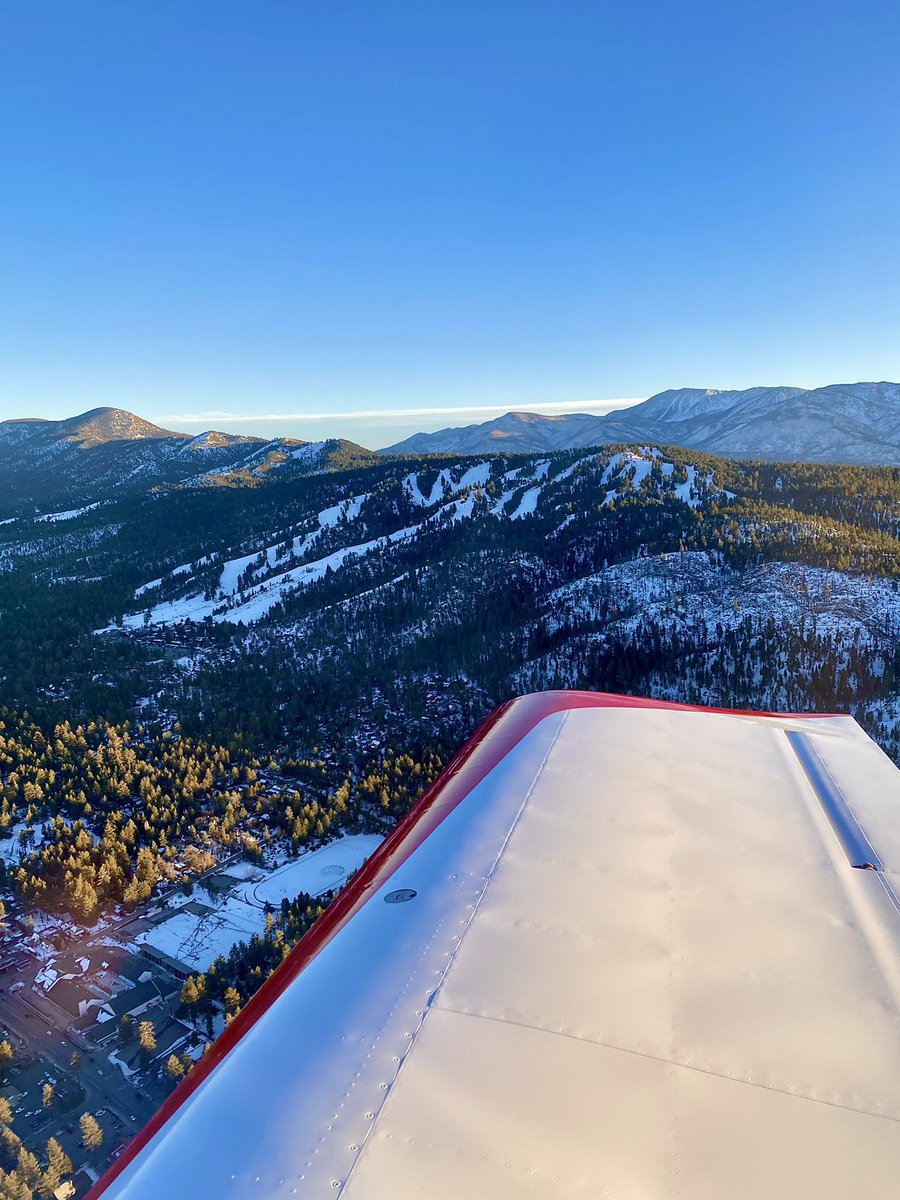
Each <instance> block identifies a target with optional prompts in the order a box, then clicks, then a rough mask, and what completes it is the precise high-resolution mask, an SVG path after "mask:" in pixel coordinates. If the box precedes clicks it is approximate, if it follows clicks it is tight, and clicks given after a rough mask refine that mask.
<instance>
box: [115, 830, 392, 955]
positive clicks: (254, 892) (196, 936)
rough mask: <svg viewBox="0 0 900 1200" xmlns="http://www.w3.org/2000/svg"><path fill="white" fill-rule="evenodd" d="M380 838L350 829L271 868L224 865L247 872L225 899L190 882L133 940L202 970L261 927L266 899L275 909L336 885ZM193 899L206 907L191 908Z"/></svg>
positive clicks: (263, 921)
mask: <svg viewBox="0 0 900 1200" xmlns="http://www.w3.org/2000/svg"><path fill="white" fill-rule="evenodd" d="M380 842H381V838H379V837H377V836H375V835H374V834H362V833H361V834H350V835H348V836H347V837H342V838H338V839H337V840H335V841H333V842H328V843H327V845H325V846H323V847H321V849H319V850H313V851H311V852H310V853H309V854H304V855H302V857H300V858H297V859H291V860H290V861H288V862H286V863H285V864H284V865H283V866H281V867H278V868H277V869H276V870H274V871H270V872H265V871H262V870H261V869H256V870H255V869H250V870H247V871H241V870H237V872H236V871H235V869H234V867H229V868H227V870H226V872H225V873H226V874H228V875H231V876H234V875H235V873H237V874H238V875H245V876H247V878H244V879H239V880H237V881H236V886H235V887H234V888H233V889H232V891H231V892H230V893H228V894H227V896H226V897H225V899H224V900H223V899H222V897H221V895H216V894H213V893H211V892H209V891H208V890H207V889H206V888H203V887H197V888H195V889H194V891H193V892H192V894H191V895H190V896H187V897H185V896H178V897H174V898H173V901H172V903H173V905H174V906H176V907H175V909H174V913H173V915H172V916H170V917H168V918H167V919H166V920H164V921H162V922H160V924H158V925H155V926H154V927H153V928H152V929H148V930H147V931H146V932H145V933H141V934H139V935H138V937H137V938H136V942H137V943H138V944H141V945H147V946H150V947H152V948H154V949H156V950H158V951H160V952H162V953H163V954H167V955H169V956H170V957H172V958H175V959H178V961H179V962H182V963H184V965H185V966H186V967H188V968H190V970H192V971H205V970H206V968H207V967H208V966H209V965H210V964H211V963H212V962H214V961H215V959H216V958H218V956H219V955H220V954H222V955H227V954H228V952H229V950H230V949H231V947H232V946H233V945H234V944H235V942H240V941H247V940H248V939H249V938H250V937H252V936H253V934H254V933H260V934H261V933H263V931H264V930H265V927H266V908H265V906H266V905H267V904H268V905H270V906H272V907H273V908H275V909H277V908H278V906H279V905H280V903H281V901H282V900H283V899H284V898H285V897H287V898H288V899H291V900H292V899H294V897H295V896H298V895H299V894H300V893H301V892H308V893H309V894H310V895H312V896H317V895H320V894H321V893H322V892H327V891H330V890H331V889H332V888H336V887H339V886H340V885H341V883H342V882H343V881H344V880H345V879H346V878H347V876H348V875H349V874H350V873H351V872H353V871H355V870H357V868H358V867H360V866H361V865H362V863H363V862H364V861H365V860H366V859H367V858H368V857H369V855H371V854H372V853H373V851H374V850H376V849H377V847H378V845H379V844H380ZM235 866H236V867H240V864H235ZM194 905H199V906H203V908H208V909H210V910H211V911H209V912H206V911H203V912H199V913H198V912H192V911H190V910H191V909H192V908H193V907H194Z"/></svg>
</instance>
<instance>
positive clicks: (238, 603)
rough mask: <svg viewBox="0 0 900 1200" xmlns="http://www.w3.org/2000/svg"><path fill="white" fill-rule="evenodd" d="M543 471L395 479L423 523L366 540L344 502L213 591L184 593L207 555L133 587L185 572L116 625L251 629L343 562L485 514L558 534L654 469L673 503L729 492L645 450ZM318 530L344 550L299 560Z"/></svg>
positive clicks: (359, 506)
mask: <svg viewBox="0 0 900 1200" xmlns="http://www.w3.org/2000/svg"><path fill="white" fill-rule="evenodd" d="M552 465H553V460H551V459H540V460H538V461H536V462H533V463H529V464H527V465H522V466H517V467H514V468H512V469H510V470H509V471H506V472H505V473H503V474H502V475H500V474H494V475H493V476H492V474H491V471H492V464H491V463H490V462H487V461H486V462H479V463H475V464H474V465H472V466H467V467H464V466H459V467H456V468H452V467H445V468H443V469H441V470H440V471H438V472H437V473H436V474H432V473H431V472H427V473H426V472H422V471H412V472H410V473H409V474H408V475H406V476H405V477H404V478H403V480H402V482H401V485H400V486H401V489H402V492H403V494H404V496H405V498H406V500H407V502H410V503H412V505H414V506H415V507H416V508H421V509H432V510H433V511H432V512H431V513H430V515H429V516H427V517H425V516H424V514H423V520H422V521H421V523H419V524H412V525H404V526H403V527H402V528H399V529H396V530H394V531H393V532H391V533H387V534H382V535H381V536H378V537H372V536H371V533H370V531H369V529H368V528H367V526H366V520H365V510H366V502H367V501H368V500H369V499H370V498H371V496H370V494H369V493H364V494H362V495H355V496H350V497H346V498H344V499H343V500H340V501H338V502H337V503H335V504H332V505H330V506H329V507H327V508H324V509H322V510H321V511H320V512H318V513H317V514H315V515H312V514H310V515H308V516H307V517H306V518H305V519H304V520H303V521H301V522H299V523H295V524H294V525H292V526H290V527H288V529H287V530H286V531H285V532H284V533H283V534H282V536H281V538H280V539H279V540H278V541H277V542H271V543H270V544H268V545H263V546H261V547H259V548H258V549H257V548H248V549H247V550H246V551H245V552H244V553H242V554H240V555H237V556H235V557H232V558H229V559H227V560H226V561H225V562H224V563H223V564H222V569H221V572H220V574H219V578H218V581H217V583H216V585H215V586H214V587H213V588H212V589H210V588H209V587H208V584H205V585H204V588H203V590H202V591H201V590H200V588H199V586H198V584H199V581H197V582H196V583H193V586H192V580H193V576H194V574H195V568H196V570H198V571H199V569H200V568H201V567H203V566H206V565H208V564H209V562H210V561H211V555H210V554H207V555H205V556H204V558H202V559H200V560H198V562H197V563H196V564H183V565H182V566H180V567H176V568H175V569H174V570H173V571H172V572H170V573H169V575H168V576H167V577H166V578H165V579H154V580H151V581H150V582H149V583H145V584H142V585H141V586H140V587H138V588H137V589H136V590H135V593H134V594H135V598H141V597H143V596H144V595H146V593H148V592H150V591H153V590H155V589H157V588H161V587H163V586H166V585H167V584H169V583H170V581H171V580H172V579H173V578H175V577H177V576H179V575H181V574H184V575H185V590H184V592H183V594H182V595H179V596H174V597H173V596H172V595H171V592H172V590H174V589H172V588H171V587H170V588H169V596H170V598H169V599H166V600H161V601H160V602H159V603H157V604H155V605H153V604H151V605H150V606H149V607H148V608H147V609H145V610H144V611H142V612H135V613H131V614H129V615H127V616H125V618H124V625H125V627H126V628H129V629H136V628H140V627H141V626H142V625H145V624H148V625H160V624H175V623H178V622H180V621H185V620H190V621H203V620H205V619H206V618H207V617H211V618H212V619H213V620H214V621H217V622H220V621H227V622H230V623H232V624H237V623H238V622H243V623H244V624H245V625H246V624H252V623H253V622H255V621H258V620H260V619H261V618H262V617H264V616H265V615H266V614H267V613H269V612H271V610H272V609H273V608H274V607H275V606H276V605H277V604H279V603H280V602H281V601H283V600H284V599H285V598H286V597H287V596H288V595H289V594H290V593H292V592H294V591H296V590H297V589H298V588H302V587H304V586H306V585H308V584H310V583H313V582H315V581H316V580H319V579H321V578H322V577H323V576H324V575H325V574H326V572H328V571H339V570H340V569H341V567H342V566H343V565H344V564H345V563H347V562H353V561H356V560H359V559H360V558H363V557H365V556H366V555H368V554H371V553H374V552H378V551H381V550H385V549H387V548H388V547H390V546H391V545H394V544H396V543H399V542H404V541H408V540H409V539H411V538H413V537H415V536H416V535H417V534H418V533H419V531H420V530H423V529H426V528H429V527H431V525H432V523H436V522H440V521H446V520H448V519H449V520H450V521H452V522H454V523H456V522H459V521H465V520H471V519H473V518H474V517H475V516H476V514H477V513H478V512H486V511H490V512H491V513H493V514H494V516H496V517H498V518H500V519H503V520H509V521H520V520H524V519H526V518H529V517H533V516H542V517H543V516H547V515H548V514H549V515H551V516H552V515H556V516H557V518H558V528H559V529H563V528H565V526H566V525H567V524H568V523H569V519H570V513H571V509H572V501H573V500H574V501H575V503H576V505H577V504H581V505H588V506H593V505H595V504H596V503H597V502H598V500H599V501H600V503H601V504H607V505H608V504H610V503H611V502H612V501H613V500H614V499H615V498H617V497H618V496H619V495H620V494H622V493H623V492H624V491H627V490H629V489H640V488H641V487H642V485H644V484H645V481H647V479H648V476H650V474H651V472H654V471H655V474H654V481H655V486H656V487H657V488H658V495H659V497H660V498H665V497H672V498H676V499H679V500H681V501H683V502H684V503H685V504H688V505H689V506H691V507H697V506H698V505H699V504H701V503H703V501H704V500H706V499H707V498H709V497H716V496H723V495H728V493H724V492H723V491H722V490H721V489H719V488H717V487H716V485H715V482H714V480H713V478H712V476H711V475H710V474H708V473H703V474H700V473H699V472H698V471H697V469H696V468H695V467H693V466H687V467H686V470H685V472H684V473H683V474H681V473H679V474H676V471H675V467H674V464H673V463H672V462H668V461H666V460H665V459H664V458H663V457H662V455H661V452H660V451H659V450H657V449H654V448H651V447H642V448H641V449H640V450H639V451H624V452H617V453H615V454H613V455H612V456H608V455H606V454H605V453H600V454H593V455H582V456H580V457H579V458H577V459H576V461H575V462H573V463H571V464H569V465H568V466H567V467H565V468H564V469H563V470H562V471H560V472H559V474H558V475H556V476H551V474H550V469H551V466H552ZM591 468H593V470H592V469H591ZM576 471H579V475H578V479H577V480H575V481H574V482H573V483H572V484H566V480H568V479H569V478H570V477H571V476H572V475H573V474H574V473H575V472H576ZM488 485H490V487H491V491H490V492H488V493H487V495H488V496H489V497H490V508H489V509H487V508H486V507H484V506H481V507H479V503H478V501H479V498H480V497H482V496H483V495H485V493H484V492H483V491H482V489H486V488H487V487H488ZM647 486H649V485H647ZM498 492H499V495H498ZM562 499H565V500H566V511H562V506H561V504H560V501H561V500H562ZM435 506H437V507H435ZM407 514H408V509H407V512H406V513H404V512H403V511H402V510H399V517H400V519H403V517H404V516H406V519H407V520H408V519H409V517H408V515H407ZM381 528H383V525H382V526H381ZM326 531H328V532H329V534H330V541H329V544H330V545H331V546H333V545H334V540H335V535H336V534H337V535H338V536H340V537H341V539H342V540H344V541H345V544H344V545H343V546H341V547H340V548H339V549H333V550H331V552H330V553H328V554H325V555H323V556H322V557H320V558H317V559H313V560H312V561H303V560H305V559H306V558H308V556H309V555H310V553H314V552H315V547H316V542H317V541H318V540H319V539H320V538H322V537H323V535H324V534H325V532H326Z"/></svg>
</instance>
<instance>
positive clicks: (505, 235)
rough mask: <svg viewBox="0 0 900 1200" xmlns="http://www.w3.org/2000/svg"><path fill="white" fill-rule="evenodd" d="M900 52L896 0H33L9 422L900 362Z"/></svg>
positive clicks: (12, 258)
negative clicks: (103, 410)
mask: <svg viewBox="0 0 900 1200" xmlns="http://www.w3.org/2000/svg"><path fill="white" fill-rule="evenodd" d="M898 54H900V5H898V4H897V2H896V0H890V2H882V0H854V2H853V3H850V2H849V0H847V2H845V3H840V4H837V3H833V2H831V0H812V2H807V0H778V2H777V3H774V2H771V0H757V2H756V3H752V4H751V3H744V4H734V3H723V2H722V0H716V2H714V3H712V2H706V0H701V2H693V3H692V2H691V0H685V2H683V3H674V0H666V2H662V0H645V2H644V3H623V2H621V0H620V2H619V3H617V4H615V5H613V4H609V3H605V2H603V0H578V2H575V0H542V2H539V3H538V2H532V0H454V2H453V3H440V2H436V0H434V2H433V0H417V2H415V3H414V2H413V0H408V2H406V3H399V2H397V0H369V2H367V3H362V2H354V0H241V2H237V0H107V2H105V3H100V2H90V0H54V2H52V3H51V2H48V0H5V3H4V4H3V5H2V6H0V56H2V59H0V417H10V416H26V415H27V416H47V417H59V416H67V415H71V414H72V413H75V412H79V411H82V410H84V409H86V408H90V407H93V406H95V405H99V404H111V405H117V406H120V407H123V408H128V409H131V410H132V411H136V412H138V413H140V414H141V415H142V416H145V417H148V418H150V419H151V420H156V421H159V422H160V423H163V424H168V425H169V426H173V427H176V428H183V429H187V430H189V431H191V432H195V431H198V430H199V429H200V428H201V427H203V428H205V427H208V426H210V425H212V426H214V427H219V428H224V429H229V430H244V431H247V432H261V433H266V432H269V433H274V432H281V433H288V432H290V433H293V434H294V435H296V436H309V437H321V436H323V435H329V434H336V435H340V436H346V437H352V438H354V439H355V440H359V441H361V442H363V443H364V444H368V445H372V446H377V445H379V444H385V443H387V442H391V441H394V440H397V439H398V438H399V437H402V436H405V435H406V434H407V433H409V432H412V431H413V430H414V429H416V428H437V427H439V426H443V425H450V424H462V423H468V422H469V421H472V420H477V419H482V418H484V417H489V416H493V415H496V414H497V413H498V412H500V411H505V410H506V409H508V408H515V407H524V406H539V405H554V406H555V407H554V408H553V409H552V411H555V412H560V411H566V410H570V411H571V410H574V409H576V408H578V407H584V406H585V405H586V404H588V403H593V404H597V402H598V401H603V400H609V399H612V398H642V397H645V396H647V395H650V394H651V393H652V392H654V391H658V390H661V389H662V388H666V387H679V386H687V385H693V386H703V387H707V386H714V387H742V386H750V385H753V384H788V383H789V384H799V385H806V386H815V385H818V384H824V383H829V382H844V381H851V380H858V379H883V378H889V379H895V380H896V379H900V134H898V129H900V71H898V69H897V62H898ZM458 409H473V410H476V411H475V412H472V413H458V412H456V411H455V410H458ZM422 410H424V412H423V411H422ZM548 411H550V410H548ZM358 413H365V414H367V415H365V416H358V417H355V416H354V415H353V414H358ZM387 413H393V414H398V413H399V414H400V415H399V416H398V415H394V416H379V415H378V414H387ZM210 414H215V415H210ZM372 414H375V415H372ZM304 418H306V419H304Z"/></svg>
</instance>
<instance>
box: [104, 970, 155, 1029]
mask: <svg viewBox="0 0 900 1200" xmlns="http://www.w3.org/2000/svg"><path fill="white" fill-rule="evenodd" d="M161 998H162V997H161V993H160V990H159V988H158V987H157V986H156V984H155V983H154V982H153V981H152V980H148V981H147V982H146V983H139V984H138V985H137V986H136V987H133V988H127V989H126V990H125V991H124V992H119V994H118V995H117V996H110V998H109V999H108V1000H106V1001H104V1002H103V1004H101V1005H100V1009H99V1012H98V1013H97V1022H98V1024H103V1023H104V1022H106V1021H112V1020H116V1021H119V1020H121V1019H122V1017H124V1016H125V1015H126V1014H127V1015H128V1016H129V1017H137V1016H139V1015H140V1014H141V1013H142V1012H144V1011H145V1010H146V1009H147V1008H149V1007H150V1006H151V1005H152V1004H156V1003H158V1002H159V1000H160V999H161Z"/></svg>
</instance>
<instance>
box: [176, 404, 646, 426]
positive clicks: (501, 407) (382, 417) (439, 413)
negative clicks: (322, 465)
mask: <svg viewBox="0 0 900 1200" xmlns="http://www.w3.org/2000/svg"><path fill="white" fill-rule="evenodd" d="M638 403H639V398H637V399H615V400H575V401H571V400H570V401H566V400H554V401H547V402H545V403H540V404H472V405H456V406H453V407H439V408H375V409H362V410H359V411H357V412H321V413H309V412H303V413H292V412H287V413H246V414H245V413H229V412H219V411H216V410H209V411H206V412H202V413H172V414H169V415H168V416H164V417H160V418H158V419H159V420H162V421H173V422H175V421H177V422H180V423H181V424H182V425H202V424H204V423H205V422H208V421H219V422H222V423H225V422H229V423H232V424H238V423H240V422H248V423H252V424H256V423H257V422H260V421H393V420H397V419H401V420H402V419H404V418H418V417H425V418H429V419H431V418H434V417H459V416H468V415H475V414H478V413H505V412H511V411H512V412H564V413H569V412H582V411H584V410H586V409H605V410H611V409H615V408H629V407H630V406H631V405H632V404H638Z"/></svg>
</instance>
